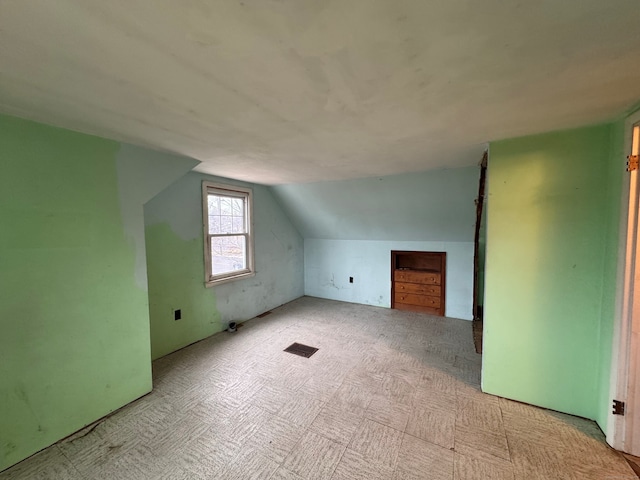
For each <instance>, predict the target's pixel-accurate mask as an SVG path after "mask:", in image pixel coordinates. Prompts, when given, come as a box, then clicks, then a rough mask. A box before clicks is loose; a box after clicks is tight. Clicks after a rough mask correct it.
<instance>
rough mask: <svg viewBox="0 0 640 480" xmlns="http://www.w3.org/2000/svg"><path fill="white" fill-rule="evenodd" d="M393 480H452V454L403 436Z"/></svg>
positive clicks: (438, 447)
mask: <svg viewBox="0 0 640 480" xmlns="http://www.w3.org/2000/svg"><path fill="white" fill-rule="evenodd" d="M393 478H394V480H417V479H429V480H452V479H453V452H452V451H451V450H449V449H447V448H443V447H440V446H438V445H435V444H433V443H429V442H425V441H424V440H420V439H419V438H416V437H413V436H411V435H407V434H405V435H404V437H403V440H402V447H401V449H400V453H399V454H398V466H397V468H396V471H395V473H394V477H393Z"/></svg>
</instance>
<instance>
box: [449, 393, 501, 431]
mask: <svg viewBox="0 0 640 480" xmlns="http://www.w3.org/2000/svg"><path fill="white" fill-rule="evenodd" d="M456 425H458V426H464V427H469V428H477V429H482V430H485V431H489V432H493V433H496V434H500V435H503V436H504V423H503V421H502V411H501V410H500V407H499V406H497V405H492V404H487V403H483V402H481V401H475V400H469V401H467V402H462V403H460V402H458V411H457V415H456Z"/></svg>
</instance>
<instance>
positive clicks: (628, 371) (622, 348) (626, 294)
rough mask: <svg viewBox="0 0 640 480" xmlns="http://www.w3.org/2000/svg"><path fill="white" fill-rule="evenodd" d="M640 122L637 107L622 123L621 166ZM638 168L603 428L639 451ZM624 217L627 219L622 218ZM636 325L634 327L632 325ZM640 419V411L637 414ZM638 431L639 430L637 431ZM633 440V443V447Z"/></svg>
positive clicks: (623, 233)
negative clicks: (620, 410)
mask: <svg viewBox="0 0 640 480" xmlns="http://www.w3.org/2000/svg"><path fill="white" fill-rule="evenodd" d="M639 122H640V111H637V112H635V113H633V114H631V115H629V116H628V117H627V119H626V121H625V127H624V155H623V157H622V158H621V159H620V160H621V161H620V163H619V168H624V162H626V156H627V155H629V154H630V153H631V139H632V132H633V126H634V125H635V124H638V123H639ZM638 182H639V179H638V171H633V172H630V173H629V174H626V176H625V179H624V182H623V188H622V199H621V201H622V204H621V209H620V218H621V221H620V241H619V245H618V272H619V274H618V281H617V282H616V310H615V320H614V330H613V347H612V360H611V378H610V389H609V392H610V395H609V400H610V401H611V404H610V409H609V416H608V422H607V428H606V432H605V433H606V437H607V442H608V443H609V444H610V445H611V446H612V447H613V448H615V449H617V450H621V451H625V452H629V453H633V452H632V451H631V450H632V449H633V450H635V451H636V453H635V454H636V455H638V454H639V453H640V452H639V450H640V437H638V436H636V438H635V440H634V438H633V433H634V430H635V429H633V428H631V425H632V423H633V422H632V419H633V416H634V412H635V411H640V409H638V408H636V404H638V406H639V407H640V391H639V390H638V389H640V379H638V378H637V377H638V372H637V371H636V368H635V365H638V361H640V345H638V343H639V342H638V341H637V338H638V336H637V335H636V341H634V342H632V338H633V332H634V330H636V332H640V330H639V327H640V295H634V291H635V284H636V282H637V283H638V285H639V286H640V221H639V220H640V218H639V216H638V213H639V210H640V185H638ZM625 219H626V220H625ZM634 325H635V328H634ZM634 359H635V360H634ZM613 399H617V400H621V401H624V402H625V403H626V410H627V411H626V415H625V416H620V415H613V413H612V410H613V408H612V406H613ZM637 417H638V418H637V421H640V415H637ZM638 433H640V432H638ZM634 442H635V444H636V445H635V447H634Z"/></svg>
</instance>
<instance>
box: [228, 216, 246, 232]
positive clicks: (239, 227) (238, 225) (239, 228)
mask: <svg viewBox="0 0 640 480" xmlns="http://www.w3.org/2000/svg"><path fill="white" fill-rule="evenodd" d="M231 233H245V229H244V218H243V217H233V228H232V230H231Z"/></svg>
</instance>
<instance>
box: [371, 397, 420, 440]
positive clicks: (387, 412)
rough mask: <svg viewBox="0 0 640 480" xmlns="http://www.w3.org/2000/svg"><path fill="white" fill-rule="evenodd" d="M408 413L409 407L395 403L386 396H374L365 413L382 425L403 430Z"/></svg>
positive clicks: (409, 412)
mask: <svg viewBox="0 0 640 480" xmlns="http://www.w3.org/2000/svg"><path fill="white" fill-rule="evenodd" d="M410 414H411V407H409V406H407V405H406V404H404V403H397V402H395V401H393V400H392V399H390V398H387V397H374V398H373V399H372V400H371V403H370V404H369V408H367V411H366V414H365V415H366V417H367V418H369V419H371V420H374V421H376V422H378V423H381V424H382V425H386V426H387V427H391V428H395V429H396V430H399V431H401V432H404V429H405V428H406V426H407V422H408V420H409V415H410Z"/></svg>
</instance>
